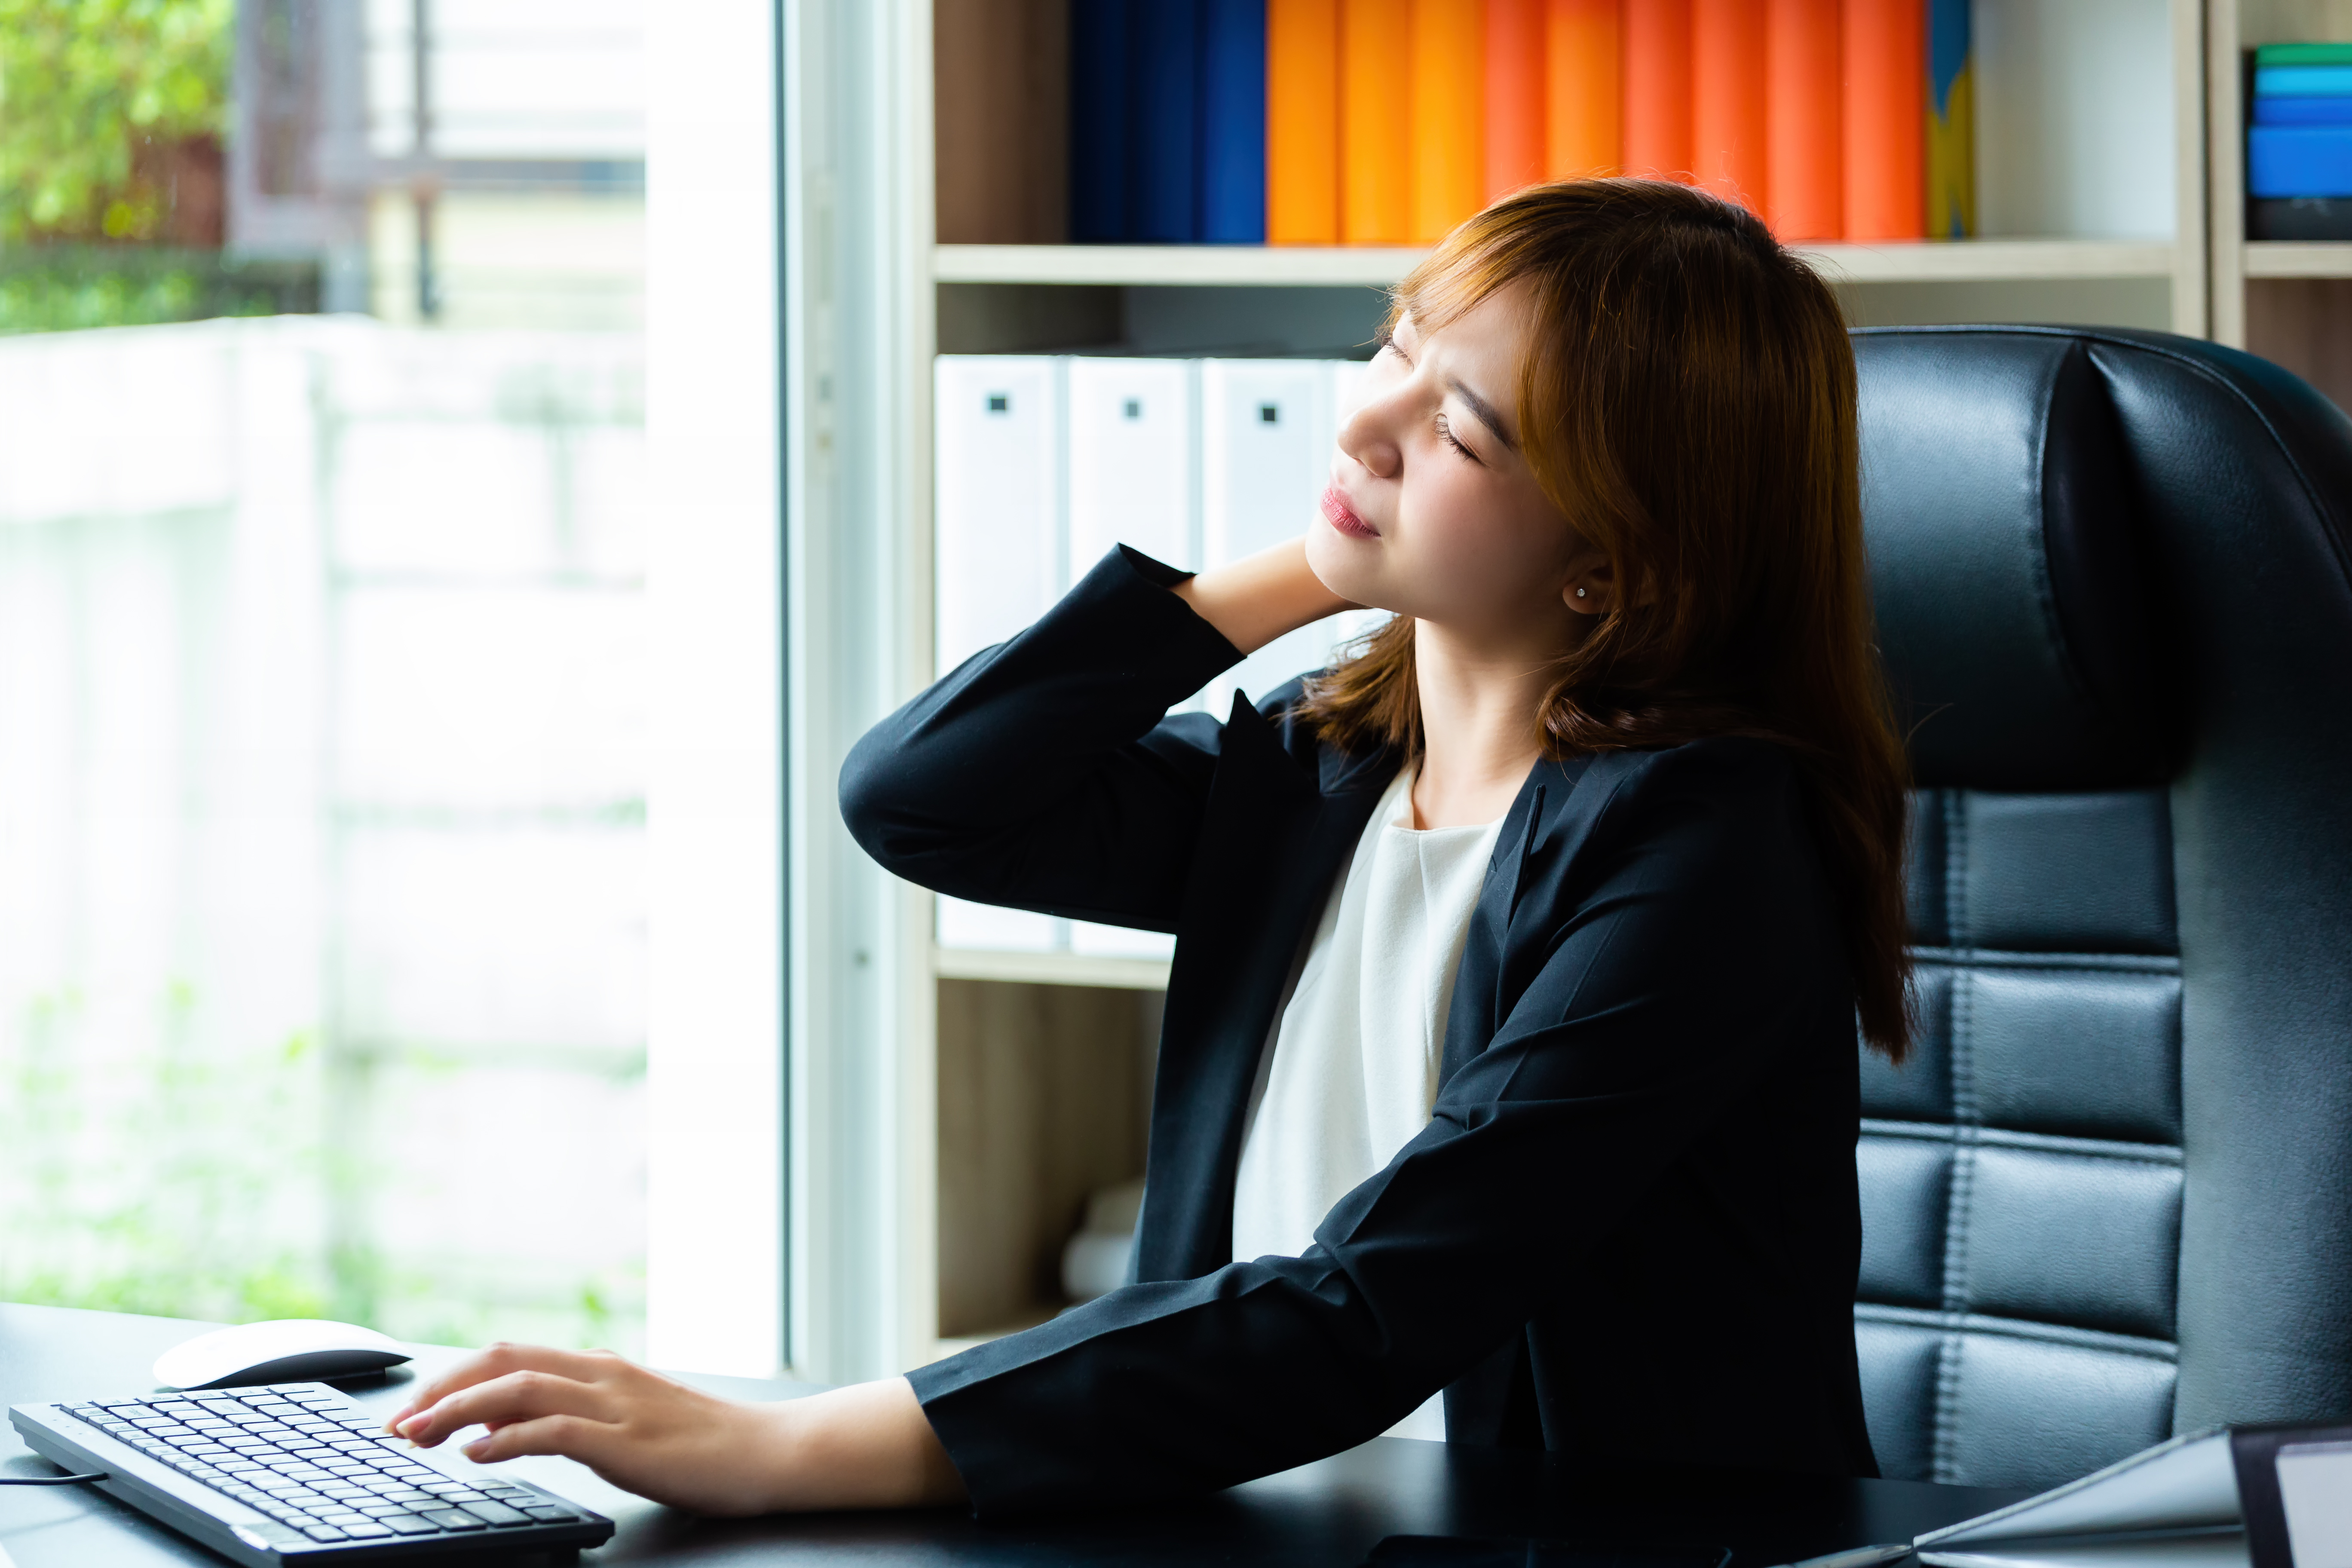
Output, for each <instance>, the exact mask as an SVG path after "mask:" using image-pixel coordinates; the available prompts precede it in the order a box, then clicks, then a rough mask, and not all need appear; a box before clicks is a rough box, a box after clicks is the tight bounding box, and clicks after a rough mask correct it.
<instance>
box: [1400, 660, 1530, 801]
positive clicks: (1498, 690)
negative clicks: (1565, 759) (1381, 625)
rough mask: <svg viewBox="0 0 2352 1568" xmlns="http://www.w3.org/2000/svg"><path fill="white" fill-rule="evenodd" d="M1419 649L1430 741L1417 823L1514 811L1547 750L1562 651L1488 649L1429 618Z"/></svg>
mask: <svg viewBox="0 0 2352 1568" xmlns="http://www.w3.org/2000/svg"><path fill="white" fill-rule="evenodd" d="M1412 654H1413V675H1414V679H1415V681H1416V684H1417V686H1418V689H1419V693H1420V697H1421V729H1422V737H1423V752H1422V758H1421V768H1420V772H1419V774H1418V775H1417V776H1416V777H1415V778H1414V780H1413V785H1412V812H1413V826H1416V827H1422V828H1430V827H1466V826H1476V825H1480V824H1484V823H1488V822H1493V821H1495V820H1496V819H1497V818H1499V817H1500V816H1503V814H1504V813H1506V812H1507V811H1508V810H1510V808H1511V802H1512V801H1513V800H1514V799H1516V798H1517V795H1518V793H1519V786H1520V785H1521V784H1525V783H1526V782H1527V776H1528V770H1529V769H1530V768H1532V767H1534V766H1535V764H1536V759H1537V758H1538V756H1540V755H1541V754H1542V752H1543V746H1542V740H1541V732H1540V731H1539V730H1538V723H1537V721H1538V710H1540V709H1541V707H1542V705H1543V699H1544V693H1545V692H1546V691H1547V690H1548V689H1549V687H1550V685H1551V681H1552V679H1553V677H1554V674H1555V666H1554V663H1553V660H1554V659H1555V658H1557V657H1558V652H1557V650H1552V649H1549V648H1540V647H1516V646H1509V645H1505V646H1499V647H1495V646H1489V647H1481V646H1478V645H1476V644H1475V643H1473V642H1471V641H1469V640H1468V639H1465V638H1463V637H1458V636H1456V635H1454V633H1451V632H1449V631H1447V630H1445V629H1444V627H1441V626H1434V625H1433V624H1432V623H1430V622H1428V621H1422V622H1419V623H1418V624H1417V625H1416V626H1414V628H1413V648H1412Z"/></svg>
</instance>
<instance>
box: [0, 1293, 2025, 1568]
mask: <svg viewBox="0 0 2352 1568" xmlns="http://www.w3.org/2000/svg"><path fill="white" fill-rule="evenodd" d="M211 1326H212V1325H210V1324H205V1323H191V1322H184V1321H179V1320H176V1319H172V1318H138V1317H129V1316H124V1315H121V1314H115V1313H107V1312H79V1311H70V1310H65V1309H62V1308H55V1307H13V1306H0V1405H26V1404H32V1403H35V1402H37V1401H43V1400H53V1399H89V1398H99V1397H104V1396H106V1395H109V1394H142V1393H146V1392H148V1391H149V1389H150V1386H151V1384H152V1373H151V1372H150V1370H149V1369H150V1367H151V1366H152V1363H153V1362H154V1359H155V1357H156V1355H157V1354H158V1353H160V1352H162V1351H163V1350H164V1349H166V1348H167V1347H169V1346H171V1345H173V1344H176V1343H178V1342H180V1341H182V1340H184V1339H186V1338H188V1337H189V1336H190V1335H192V1334H194V1333H198V1332H201V1331H204V1330H205V1329H206V1328H208V1327H211ZM412 1348H414V1349H415V1351H416V1352H417V1362H416V1363H415V1364H416V1365H417V1366H419V1367H421V1368H422V1369H424V1370H426V1371H430V1370H432V1369H434V1368H437V1367H440V1366H445V1365H446V1364H448V1363H450V1362H452V1361H454V1360H456V1359H457V1357H459V1356H461V1355H463V1354H464V1353H466V1352H462V1351H456V1350H450V1349H446V1348H443V1347H437V1346H415V1347H412ZM414 1376H415V1374H414V1373H411V1372H409V1371H408V1369H400V1370H398V1371H396V1372H395V1373H394V1374H393V1375H392V1377H390V1378H389V1379H387V1380H385V1381H383V1382H382V1383H379V1384H375V1385H373V1386H366V1385H362V1386H359V1387H357V1388H355V1389H354V1390H353V1391H352V1398H353V1399H354V1401H355V1402H356V1403H357V1404H359V1405H361V1406H362V1408H364V1409H367V1410H370V1411H380V1412H383V1413H385V1414H389V1413H390V1412H392V1411H393V1410H394V1409H397V1408H398V1407H399V1406H400V1405H401V1404H402V1403H403V1402H404V1398H405V1396H406V1394H407V1390H408V1388H409V1386H410V1384H412V1383H413V1381H414ZM687 1381H688V1382H691V1383H693V1384H697V1385H698V1386H700V1387H703V1388H708V1389H709V1390H711V1391H712V1392H714V1393H719V1394H730V1395H732V1396H735V1397H738V1398H751V1399H780V1398H785V1397H789V1396H790V1395H792V1394H799V1393H808V1392H811V1391H812V1390H811V1389H810V1387H809V1386H808V1385H806V1384H790V1383H769V1382H759V1381H754V1380H751V1379H747V1378H724V1377H692V1378H688V1380H687ZM450 1457H451V1458H453V1459H454V1458H455V1456H454V1454H452V1455H451V1456H450ZM456 1463H457V1468H461V1469H463V1468H470V1467H467V1466H466V1465H465V1463H464V1461H463V1460H457V1461H456ZM492 1468H495V1469H499V1470H505V1471H509V1472H514V1473H519V1474H520V1475H523V1476H525V1477H528V1478H529V1479H531V1480H533V1481H536V1482H538V1483H540V1484H541V1485H542V1486H545V1487H547V1488H549V1489H551V1490H553V1491H556V1492H558V1493H561V1494H562V1495H563V1496H565V1497H568V1498H571V1499H572V1500H574V1501H577V1502H583V1503H585V1504H587V1505H588V1506H589V1507H591V1508H593V1509H595V1510H598V1511H599V1512H602V1513H604V1514H607V1515H609V1516H610V1517H611V1518H612V1519H613V1520H614V1521H615V1522H616V1523H617V1524H618V1525H619V1527H620V1528H619V1532H618V1533H617V1534H616V1535H614V1538H613V1540H612V1541H611V1542H608V1543H607V1544H606V1545H604V1547H601V1548H599V1549H598V1550H596V1551H594V1552H585V1553H583V1555H582V1557H581V1562H582V1563H583V1564H586V1565H591V1568H602V1565H604V1564H607V1563H677V1564H688V1563H691V1564H695V1565H696V1568H741V1565H747V1564H751V1563H784V1562H790V1563H815V1564H824V1563H842V1564H847V1563H861V1564H867V1565H871V1564H874V1563H925V1564H932V1563H988V1564H995V1565H999V1568H1013V1565H1015V1564H1018V1565H1020V1568H1039V1565H1043V1564H1064V1563H1072V1564H1075V1563H1131V1564H1152V1565H1161V1564H1164V1565H1167V1568H1176V1565H1178V1564H1182V1565H1184V1568H1192V1565H1195V1564H1200V1563H1234V1564H1255V1563H1264V1564H1268V1565H1269V1568H1270V1565H1272V1564H1276V1563H1279V1564H1283V1565H1285V1568H1319V1565H1323V1564H1328V1565H1329V1568H1353V1565H1354V1564H1355V1563H1358V1562H1359V1561H1360V1559H1361V1558H1362V1556H1363V1554H1364V1552H1366V1551H1367V1550H1369V1549H1370V1546H1371V1544H1372V1543H1373V1542H1376V1541H1378V1540H1380V1539H1381V1537H1382V1536H1385V1535H1392V1534H1456V1535H1517V1536H1543V1537H1549V1538H1559V1539H1584V1540H1597V1539H1603V1538H1606V1537H1609V1536H1611V1535H1612V1534H1613V1535H1615V1536H1616V1537H1618V1538H1620V1539H1622V1538H1627V1537H1631V1538H1633V1539H1641V1540H1653V1541H1658V1542H1679V1543H1687V1544H1694V1545H1699V1544H1710V1545H1726V1546H1729V1547H1731V1548H1733V1553H1734V1554H1733V1561H1732V1564H1731V1568H1768V1565H1769V1564H1773V1563H1788V1562H1790V1561H1792V1560H1794V1559H1797V1558H1800V1557H1806V1556H1811V1555H1814V1554H1816V1553H1819V1552H1833V1551H1836V1550H1838V1549H1840V1548H1843V1547H1847V1546H1854V1545H1859V1544H1862V1543H1864V1542H1876V1541H1900V1540H1907V1539H1908V1538H1910V1537H1911V1536H1913V1535H1916V1534H1918V1533H1919V1532H1920V1531H1926V1530H1931V1529H1934V1528H1935V1527H1936V1526H1937V1525H1942V1524H1948V1523H1951V1522H1953V1521H1956V1520H1961V1519H1966V1518H1969V1516H1970V1515H1973V1514H1978V1513H1982V1512H1984V1511H1985V1510H1989V1509H1992V1508H1997V1507H1999V1506H2000V1505H2001V1504H2003V1503H2006V1502H2011V1501H2014V1500H2016V1499H2017V1498H2019V1497H2021V1496H2022V1495H2023V1494H2022V1493H2019V1492H2011V1491H1994V1490H1989V1489H1981V1488H1969V1487H1937V1486H1927V1485H1924V1484H1921V1483H1918V1482H1912V1481H1855V1480H1822V1479H1811V1478H1794V1477H1787V1476H1769V1475H1762V1474H1756V1473H1741V1472H1736V1471H1705V1470H1688V1471H1677V1472H1673V1473H1655V1472H1644V1473H1631V1474H1621V1473H1610V1472H1597V1471H1594V1470H1592V1469H1591V1468H1589V1467H1583V1466H1570V1465H1567V1464H1563V1463H1561V1462H1559V1461H1558V1460H1556V1459H1554V1458H1551V1457H1549V1456H1548V1455H1543V1454H1536V1453H1526V1452H1517V1451H1504V1450H1496V1449H1478V1448H1453V1447H1448V1446H1446V1445H1445V1444H1443V1443H1417V1442H1411V1441H1407V1440H1405V1439H1402V1438H1390V1437H1381V1438H1376V1439H1374V1440H1373V1441H1371V1442H1370V1443H1367V1444H1365V1445H1364V1446H1363V1447H1360V1448H1352V1449H1350V1450H1349V1451H1348V1452H1347V1453H1344V1454H1339V1455H1335V1456H1333V1457H1332V1458H1328V1459H1324V1460H1320V1461H1318V1462H1317V1463H1315V1464H1312V1465H1305V1466H1302V1467H1300V1468H1297V1469H1296V1470H1291V1471H1287V1472H1286V1473H1285V1474H1282V1475H1278V1476H1268V1477H1266V1478H1265V1479H1263V1480H1257V1481H1252V1482H1250V1483H1249V1484H1247V1485H1245V1486H1240V1487H1235V1488H1233V1489H1231V1490H1228V1491H1224V1492H1220V1493H1218V1494H1217V1495H1215V1496H1213V1497H1209V1498H1204V1499H1202V1500H1199V1501H1196V1502H1191V1503H1186V1504H1182V1505H1181V1506H1171V1507H1162V1508H1153V1509H1149V1510H1127V1511H1123V1512H1116V1513H1097V1514H1092V1515H1076V1516H1069V1517H1064V1518H1056V1519H1048V1520H1040V1521H1033V1522H1029V1523H1024V1524H1019V1525H982V1524H976V1523H974V1522H973V1521H971V1518H970V1517H969V1516H968V1515H967V1514H966V1513H965V1512H964V1511H963V1510H961V1509H953V1510H947V1509H942V1510H923V1511H917V1512H906V1513H873V1514H816V1515H801V1516H787V1517H779V1518H771V1519H760V1520H725V1521H719V1520H698V1519H693V1518H689V1517H688V1516H686V1515H683V1514H679V1513H676V1512H674V1511H672V1510H668V1509H664V1508H657V1507H656V1506H655V1505H653V1504H651V1503H649V1502H646V1501H645V1500H643V1499H641V1498H636V1497H632V1496H631V1495H630V1494H628V1493H626V1492H624V1491H620V1490H618V1489H614V1488H613V1487H610V1486H607V1485H605V1484H604V1482H603V1481H601V1480H598V1479H596V1477H595V1476H593V1474H591V1473H590V1472H589V1471H588V1470H586V1469H584V1468H582V1467H580V1466H578V1465H575V1464H573V1463H572V1462H571V1461H570V1460H568V1459H519V1460H515V1461H512V1462H511V1463H509V1464H506V1465H500V1466H496V1467H492ZM0 1473H7V1474H18V1475H47V1474H54V1473H55V1471H54V1470H53V1469H52V1468H50V1466H49V1465H48V1462H47V1460H45V1459H42V1458H38V1457H37V1456H35V1455H33V1454H30V1453H28V1452H27V1451H26V1448H25V1447H24V1446H23V1444H21V1443H20V1442H18V1441H17V1439H16V1432H15V1431H14V1429H5V1432H0ZM0 1547H5V1548H6V1550H7V1551H8V1552H10V1553H11V1554H13V1555H14V1557H15V1558H16V1568H159V1565H162V1564H186V1563H197V1564H213V1565H217V1564H218V1563H220V1562H221V1561H222V1560H221V1559H220V1558H217V1557H215V1556H214V1555H213V1554H212V1553H211V1552H207V1551H205V1549H203V1548H202V1547H199V1546H196V1545H194V1544H193V1543H192V1542H187V1541H184V1540H183V1539H182V1538H181V1537H179V1536H177V1535H174V1534H173V1533H172V1532H171V1531H167V1530H165V1529H163V1527H162V1526H161V1525H157V1524H153V1523H151V1522H150V1521H148V1520H147V1519H146V1518H145V1517H144V1516H143V1515H141V1514H139V1513H136V1512H133V1511H132V1510H129V1509H126V1508H123V1507H122V1506H121V1505H120V1504H118V1503H116V1502H114V1501H113V1500H111V1499H110V1498H107V1497H105V1496H103V1495H102V1494H100V1493H98V1492H94V1491H91V1490H89V1489H86V1488H80V1487H56V1488H49V1487H5V1488H0ZM458 1561H465V1560H463V1559H460V1560H458ZM486 1561H495V1559H489V1560H486Z"/></svg>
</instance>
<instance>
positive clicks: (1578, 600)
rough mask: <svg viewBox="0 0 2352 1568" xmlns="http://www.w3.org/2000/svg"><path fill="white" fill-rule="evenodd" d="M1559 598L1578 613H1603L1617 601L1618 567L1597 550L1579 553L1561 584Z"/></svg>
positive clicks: (1587, 614) (1581, 614)
mask: <svg viewBox="0 0 2352 1568" xmlns="http://www.w3.org/2000/svg"><path fill="white" fill-rule="evenodd" d="M1559 597H1560V602H1561V603H1562V604H1564V605H1567V606H1568V607H1569V608H1570V609H1571V610H1573V611H1575V612H1576V613H1577V614H1578V615H1580V616H1605V615H1607V614H1608V613H1609V611H1610V609H1611V607H1612V606H1613V605H1615V604H1616V603H1617V569H1616V567H1614V566H1613V565H1612V564H1611V563H1610V562H1609V558H1608V557H1607V556H1604V555H1601V554H1599V553H1591V554H1584V555H1580V556H1579V557H1578V559H1577V561H1576V563H1575V565H1574V566H1573V568H1572V569H1571V570H1570V572H1569V574H1568V581H1567V582H1566V583H1564V584H1561V585H1560V590H1559Z"/></svg>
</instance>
